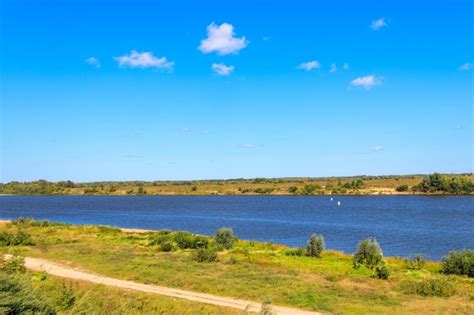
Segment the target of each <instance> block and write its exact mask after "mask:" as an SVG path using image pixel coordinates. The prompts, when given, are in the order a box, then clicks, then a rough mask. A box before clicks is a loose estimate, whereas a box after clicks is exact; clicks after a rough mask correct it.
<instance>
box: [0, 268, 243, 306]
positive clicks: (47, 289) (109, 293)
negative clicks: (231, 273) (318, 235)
mask: <svg viewBox="0 0 474 315" xmlns="http://www.w3.org/2000/svg"><path fill="white" fill-rule="evenodd" d="M0 279H1V280H2V281H4V282H6V281H7V280H8V281H9V282H10V283H9V284H11V283H14V284H18V285H20V286H21V287H22V291H20V292H14V293H12V294H10V295H7V294H5V292H2V289H1V286H0V313H1V314H4V313H6V314H8V311H7V309H3V310H2V308H1V306H2V305H3V304H5V302H6V301H8V300H9V299H14V298H16V299H17V300H20V301H23V304H25V302H28V303H30V304H38V303H41V305H42V306H43V307H44V306H47V307H48V310H49V311H48V312H45V310H44V308H43V309H42V311H40V310H37V312H36V313H37V314H44V313H46V314H47V313H58V314H180V315H181V314H189V315H194V314H241V312H239V311H237V310H233V309H230V308H225V307H218V306H213V305H208V304H204V303H197V302H191V301H186V300H182V299H174V298H170V297H164V296H160V295H155V294H147V293H141V292H134V291H128V290H120V289H115V288H111V287H106V286H103V285H95V284H91V283H87V282H79V281H70V280H67V279H60V278H56V277H52V276H49V275H47V274H45V273H40V272H26V273H22V274H14V275H11V274H7V273H5V272H4V271H0ZM23 307H24V306H23ZM10 311H11V310H10ZM23 312H25V313H27V312H26V310H24V311H23Z"/></svg>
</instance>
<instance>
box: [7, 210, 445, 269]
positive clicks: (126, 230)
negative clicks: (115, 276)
mask: <svg viewBox="0 0 474 315" xmlns="http://www.w3.org/2000/svg"><path fill="white" fill-rule="evenodd" d="M26 219H28V218H26ZM33 220H34V219H33ZM12 221H13V220H5V219H0V225H3V224H7V223H11V222H12ZM34 221H36V220H34ZM37 221H48V222H51V223H54V222H59V223H64V224H70V225H73V226H96V227H108V228H112V229H118V230H120V231H121V232H123V233H137V234H144V233H159V232H160V230H150V229H141V228H126V227H120V226H111V225H99V224H74V223H65V222H60V221H49V220H37ZM177 231H179V230H172V232H177ZM186 232H189V233H191V234H192V235H194V236H204V237H212V235H205V234H199V233H193V232H191V231H186ZM241 241H244V242H258V243H262V244H264V243H267V242H262V241H256V240H247V239H241ZM274 245H277V246H284V247H287V248H290V249H292V248H299V247H297V246H289V245H285V244H278V243H275V244H274ZM325 251H327V252H333V253H339V254H342V255H352V253H346V252H344V251H341V250H336V249H330V248H327V249H325ZM447 254H448V253H446V255H447ZM385 257H386V258H395V259H408V258H407V257H402V256H385ZM428 261H430V262H434V263H439V262H441V260H434V259H429V260H428Z"/></svg>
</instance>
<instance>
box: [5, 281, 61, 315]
mask: <svg viewBox="0 0 474 315" xmlns="http://www.w3.org/2000/svg"><path fill="white" fill-rule="evenodd" d="M45 301H46V300H45V299H44V297H42V296H40V295H38V293H37V292H36V291H35V290H33V289H32V288H29V287H26V286H25V285H24V281H22V279H21V278H19V277H16V276H9V275H5V274H1V273H0V313H2V314H55V313H56V312H55V311H54V308H53V307H52V306H50V305H49V304H47V303H46V302H45Z"/></svg>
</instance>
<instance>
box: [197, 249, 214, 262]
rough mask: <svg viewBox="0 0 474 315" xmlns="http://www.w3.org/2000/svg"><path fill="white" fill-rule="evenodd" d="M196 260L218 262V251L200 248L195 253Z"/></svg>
mask: <svg viewBox="0 0 474 315" xmlns="http://www.w3.org/2000/svg"><path fill="white" fill-rule="evenodd" d="M194 260H196V261H197V262H217V261H218V260H219V258H218V257H217V252H216V251H215V250H213V249H207V248H199V249H198V250H196V252H195V254H194Z"/></svg>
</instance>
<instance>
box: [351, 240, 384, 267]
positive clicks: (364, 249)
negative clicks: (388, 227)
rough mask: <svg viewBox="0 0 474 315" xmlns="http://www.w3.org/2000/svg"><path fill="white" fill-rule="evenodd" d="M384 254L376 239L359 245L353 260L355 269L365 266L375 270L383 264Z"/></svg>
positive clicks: (364, 241)
mask: <svg viewBox="0 0 474 315" xmlns="http://www.w3.org/2000/svg"><path fill="white" fill-rule="evenodd" d="M382 259H383V253H382V250H381V249H380V245H379V243H377V241H376V240H375V239H374V238H368V239H365V240H363V241H361V242H360V243H359V244H358V245H357V250H356V252H355V254H354V257H353V259H352V262H353V265H354V268H359V267H360V266H361V265H365V266H366V267H367V268H370V269H374V268H375V267H377V266H378V265H380V264H381V263H382Z"/></svg>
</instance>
